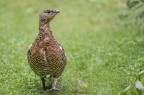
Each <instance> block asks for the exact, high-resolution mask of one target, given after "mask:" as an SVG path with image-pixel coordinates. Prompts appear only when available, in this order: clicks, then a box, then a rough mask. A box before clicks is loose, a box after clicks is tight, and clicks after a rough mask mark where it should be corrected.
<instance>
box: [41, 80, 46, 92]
mask: <svg viewBox="0 0 144 95" xmlns="http://www.w3.org/2000/svg"><path fill="white" fill-rule="evenodd" d="M41 80H42V86H43V90H44V91H46V85H45V78H41Z"/></svg>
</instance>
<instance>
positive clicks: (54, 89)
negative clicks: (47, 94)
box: [47, 87, 60, 91]
mask: <svg viewBox="0 0 144 95" xmlns="http://www.w3.org/2000/svg"><path fill="white" fill-rule="evenodd" d="M47 91H60V89H57V88H56V87H52V88H51V89H48V90H47Z"/></svg>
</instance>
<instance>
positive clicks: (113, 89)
mask: <svg viewBox="0 0 144 95" xmlns="http://www.w3.org/2000/svg"><path fill="white" fill-rule="evenodd" d="M47 8H56V9H59V10H61V13H60V14H58V15H57V16H56V17H55V19H54V20H53V21H52V22H51V27H52V30H53V33H54V35H55V37H56V39H57V40H58V41H59V43H61V44H62V46H63V47H64V49H65V51H66V53H67V57H68V64H67V67H66V69H65V71H64V73H63V74H62V76H61V77H60V78H59V81H58V85H57V86H58V87H59V88H60V89H61V91H59V92H47V93H46V94H47V95H73V94H74V95H75V94H76V95H77V94H84V95H115V94H118V93H121V92H122V91H123V90H124V89H125V88H126V87H125V85H128V84H130V83H131V82H132V79H133V78H134V76H135V74H137V73H138V72H139V71H141V70H144V39H143V38H144V32H143V31H141V30H140V29H139V28H138V26H137V25H135V26H131V25H125V23H129V22H130V21H131V20H129V19H128V18H126V19H128V20H129V21H128V20H123V19H120V18H119V15H120V14H121V13H123V12H126V10H127V9H126V6H125V2H124V1H116V0H109V1H107V0H87V1H86V0H77V1H68V0H61V1H58V0H49V1H46V0H41V1H39V0H34V1H28V0H25V1H17V0H5V1H0V13H1V15H0V20H1V21H0V30H1V32H0V87H1V88H0V94H1V95H12V94H13V95H41V94H44V93H42V92H41V81H40V79H39V77H38V76H36V75H35V74H34V73H33V72H32V70H31V69H30V67H29V65H28V62H27V50H28V47H29V45H30V44H31V43H32V42H33V41H34V39H35V37H36V35H37V33H38V21H39V20H38V14H39V13H40V12H41V11H42V10H44V9H47ZM129 27H130V28H129ZM78 80H82V81H84V82H85V83H86V84H87V87H83V86H80V84H79V83H78V82H77V81H78ZM133 93H134V91H133V89H131V90H130V91H129V92H128V93H127V94H128V95H133Z"/></svg>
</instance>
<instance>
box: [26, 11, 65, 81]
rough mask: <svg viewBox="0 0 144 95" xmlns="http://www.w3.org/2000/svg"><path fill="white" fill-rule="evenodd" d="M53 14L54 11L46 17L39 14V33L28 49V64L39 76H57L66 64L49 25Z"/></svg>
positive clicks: (62, 51)
mask: <svg viewBox="0 0 144 95" xmlns="http://www.w3.org/2000/svg"><path fill="white" fill-rule="evenodd" d="M44 13H45V12H44ZM55 15H56V14H55V13H53V14H52V15H50V14H48V13H47V14H46V16H47V18H44V17H43V16H42V17H41V16H40V24H39V34H38V36H37V38H36V40H35V42H34V43H33V44H32V45H31V46H30V48H29V50H28V62H29V65H30V67H31V69H32V70H33V71H34V73H35V74H36V75H38V76H40V77H41V78H45V77H46V75H50V76H51V77H54V78H58V77H59V76H60V75H61V74H62V72H63V71H64V68H65V65H66V55H65V52H64V49H63V48H62V46H61V45H60V44H59V43H58V42H57V41H56V40H55V38H54V36H53V34H52V31H51V29H50V26H49V22H50V21H51V20H52V19H53V18H54V16H55ZM44 16H45V15H44Z"/></svg>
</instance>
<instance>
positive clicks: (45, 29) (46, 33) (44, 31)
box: [36, 21, 55, 41]
mask: <svg viewBox="0 0 144 95" xmlns="http://www.w3.org/2000/svg"><path fill="white" fill-rule="evenodd" d="M44 39H48V41H55V38H54V36H53V34H52V31H51V28H50V25H49V23H44V22H41V21H40V22H39V34H38V36H37V38H36V40H44Z"/></svg>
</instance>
